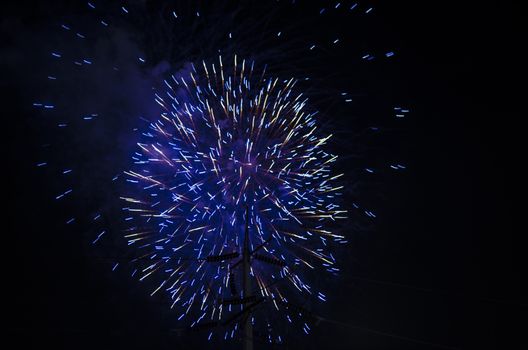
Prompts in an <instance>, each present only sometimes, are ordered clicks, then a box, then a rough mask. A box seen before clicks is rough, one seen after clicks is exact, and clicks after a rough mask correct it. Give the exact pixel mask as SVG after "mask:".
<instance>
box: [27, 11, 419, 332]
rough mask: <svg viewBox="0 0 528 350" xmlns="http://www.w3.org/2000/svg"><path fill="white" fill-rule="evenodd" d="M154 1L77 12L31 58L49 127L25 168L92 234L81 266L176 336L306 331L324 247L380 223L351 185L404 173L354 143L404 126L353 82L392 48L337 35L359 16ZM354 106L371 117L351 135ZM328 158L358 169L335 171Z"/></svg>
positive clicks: (326, 262)
mask: <svg viewBox="0 0 528 350" xmlns="http://www.w3.org/2000/svg"><path fill="white" fill-rule="evenodd" d="M153 3H154V2H145V3H137V4H135V5H134V4H132V3H130V4H128V5H127V6H121V5H120V4H119V5H118V4H110V3H108V4H104V5H103V4H100V6H99V5H98V4H94V3H92V2H88V3H87V4H83V6H84V7H85V10H83V11H81V10H79V15H76V16H72V17H73V18H70V19H68V20H67V21H66V19H64V23H62V22H58V24H56V25H55V27H56V28H55V30H58V33H54V34H49V36H50V38H52V39H54V40H47V34H42V38H46V40H42V43H40V42H38V43H37V42H35V43H34V44H33V45H34V46H35V47H37V48H40V49H41V50H43V51H44V52H45V54H46V59H45V60H42V63H41V64H42V66H43V67H42V68H41V69H40V70H42V71H44V69H45V70H46V72H45V73H46V74H45V75H43V79H46V78H47V79H46V82H47V84H49V88H48V87H47V88H45V89H42V90H43V91H44V92H42V93H41V92H39V93H38V94H37V95H38V99H37V98H35V99H34V102H33V106H34V107H35V108H36V109H37V110H40V111H41V112H42V114H46V115H47V116H49V118H40V119H39V120H38V123H40V124H38V125H37V126H35V128H36V129H39V132H38V134H39V135H41V136H42V143H43V144H44V145H45V147H42V155H41V158H39V161H38V162H36V163H37V166H38V167H39V168H40V169H41V171H48V172H49V174H50V181H49V184H50V185H49V187H50V188H51V189H50V191H52V194H53V198H54V199H55V200H56V201H57V202H58V203H59V204H60V205H64V207H61V209H60V210H59V211H60V212H61V214H62V213H64V216H63V217H62V218H61V220H63V221H64V222H66V224H68V225H70V226H71V227H75V230H78V228H79V227H81V228H82V230H85V231H89V232H87V234H86V236H87V239H86V241H87V242H89V243H92V244H97V248H94V247H90V249H91V250H90V252H91V253H90V254H94V255H97V256H98V257H103V259H104V260H105V261H107V260H108V259H109V260H111V261H112V266H113V268H112V271H116V273H119V270H121V267H124V266H127V267H128V266H129V267H130V268H131V271H130V272H131V274H132V275H133V276H134V277H137V278H138V279H140V280H141V281H145V282H146V283H145V284H146V285H147V286H146V287H147V288H148V289H149V290H150V293H151V294H152V295H156V300H158V298H160V299H162V300H163V301H167V302H168V304H169V306H170V307H171V309H172V310H174V311H173V312H171V320H172V319H173V318H172V315H173V314H174V315H176V317H174V319H175V320H178V321H179V322H178V325H179V326H182V327H186V326H191V328H195V329H196V328H199V329H203V328H204V327H203V326H205V328H207V329H209V326H210V329H212V330H213V332H211V333H210V334H209V338H212V337H213V336H215V337H216V335H217V334H219V335H220V336H219V338H224V339H227V338H239V337H240V330H241V329H242V328H244V322H246V320H247V319H248V318H250V319H251V323H252V324H253V325H254V329H255V333H254V336H255V339H257V338H259V339H265V340H266V341H268V342H282V338H281V336H283V335H284V333H288V332H289V331H290V329H291V328H295V329H296V330H300V329H302V330H303V331H304V332H306V333H308V332H309V331H310V321H311V320H314V319H317V318H314V317H311V316H313V315H311V310H313V309H317V305H315V304H314V303H315V302H317V301H318V300H320V301H326V299H327V294H328V293H327V292H326V290H325V289H324V288H325V284H324V283H321V281H320V277H321V276H322V275H335V274H338V273H339V267H338V264H337V263H338V260H340V259H336V257H337V258H339V257H338V255H339V250H338V249H336V248H337V246H338V245H340V244H345V243H347V238H348V234H349V233H350V232H352V231H354V232H358V231H359V230H362V229H363V226H362V225H363V222H364V221H366V222H367V225H368V224H370V222H371V220H373V219H374V218H375V217H376V214H375V213H374V212H373V211H372V210H371V209H370V207H371V205H370V203H367V204H365V201H364V200H363V198H361V200H360V199H359V197H363V196H362V195H363V193H360V191H358V188H359V187H360V183H361V182H362V181H364V182H366V183H368V182H369V181H370V178H367V177H370V176H377V175H378V174H379V173H382V172H383V169H384V168H386V169H391V170H388V171H391V172H392V171H400V170H403V169H404V168H405V167H404V166H403V165H401V164H399V163H392V164H389V166H390V168H389V166H387V164H381V162H385V158H386V157H385V156H384V155H383V156H379V157H377V156H376V157H370V156H369V155H365V154H363V153H362V152H364V149H365V147H368V146H365V145H364V144H363V140H364V139H363V137H364V138H368V137H371V135H374V134H377V133H378V132H379V131H380V128H379V127H378V126H377V125H376V124H377V123H378V121H377V120H372V119H371V118H370V117H371V115H386V114H391V113H392V114H395V116H396V117H397V119H396V118H395V119H396V120H403V119H405V118H404V117H405V116H406V115H407V113H408V112H409V110H408V109H407V108H405V107H402V106H401V105H398V106H397V107H394V106H393V105H390V107H388V108H387V106H386V105H384V104H382V103H380V104H379V106H378V107H379V110H378V111H377V112H379V113H377V112H376V113H374V112H372V111H371V110H368V111H367V110H364V111H363V110H361V108H362V107H361V101H360V103H359V104H356V103H355V102H356V101H357V100H362V97H361V96H363V95H365V94H364V91H363V90H362V89H363V87H362V86H355V85H354V84H351V83H350V82H351V81H352V79H350V77H351V76H356V74H357V73H358V72H367V71H368V69H363V68H364V67H365V66H366V65H371V64H373V63H374V62H380V61H383V62H389V61H391V60H393V58H392V57H393V56H394V52H392V51H388V52H387V51H379V50H366V49H365V48H364V47H362V46H361V45H359V46H358V45H356V44H357V43H356V42H355V41H353V40H352V39H351V35H350V33H351V32H354V33H355V32H356V31H355V30H353V29H348V38H347V36H346V35H344V34H343V33H341V31H342V28H341V26H340V25H339V23H342V22H343V21H346V23H347V24H350V25H352V24H353V22H354V21H350V20H349V18H350V16H355V18H358V19H361V18H362V17H365V16H371V15H372V12H373V11H372V10H373V8H372V7H371V6H369V4H368V3H364V4H362V5H357V4H356V3H352V4H349V5H347V6H345V5H344V4H343V5H341V4H340V3H337V4H335V5H334V6H333V7H327V8H322V9H319V8H317V6H318V5H317V6H315V4H312V3H304V4H302V5H301V4H298V3H295V2H292V3H291V4H287V3H277V2H269V3H264V2H262V4H260V2H259V6H262V7H258V8H253V7H252V6H248V7H246V6H243V7H242V9H243V11H239V10H238V9H234V8H231V6H230V5H228V4H224V3H219V4H217V5H215V6H213V5H209V4H208V6H199V5H196V4H194V2H192V3H184V2H182V3H181V4H179V5H178V6H176V5H171V4H165V3H162V2H160V3H159V4H158V5H159V6H158V5H156V6H154V5H153ZM96 5H97V6H96ZM151 5H152V6H154V7H153V8H150V6H151ZM76 6H79V7H80V6H81V5H76ZM76 6H74V9H75V10H76V11H77V10H78V9H77V7H76ZM314 6H315V7H314ZM275 7H277V9H280V10H281V11H284V12H285V14H284V15H283V17H281V18H288V19H292V21H291V23H290V21H288V25H285V23H283V22H282V20H280V18H278V17H277V18H276V16H275V15H274V11H270V9H271V8H275ZM301 10H302V11H304V12H300V13H307V14H310V16H309V18H308V17H306V20H304V16H300V15H298V14H297V11H301ZM66 12H67V13H68V11H66ZM293 19H294V20H293ZM62 20H63V19H62V18H61V21H62ZM314 21H321V22H320V23H321V27H323V26H324V27H325V31H320V30H319V29H318V26H315V25H314V24H313V23H314ZM318 23H319V22H318ZM354 23H356V24H355V25H356V27H354V28H360V29H361V28H362V26H363V25H362V23H363V22H362V20H360V21H357V22H354ZM290 25H291V26H290ZM211 28H214V30H213V29H211ZM342 34H343V35H342ZM354 40H355V39H354ZM44 43H46V44H44ZM28 47H29V46H28ZM345 47H346V50H345ZM234 52H238V53H240V54H241V56H239V57H237V56H236V55H234V54H233V53H234ZM219 54H222V55H223V56H224V58H222V57H220V56H218V55H219ZM345 54H346V55H349V56H350V57H349V56H347V58H346V60H341V59H340V58H341V57H342V56H344V55H345ZM198 57H199V58H204V59H205V61H200V60H199V59H198ZM214 57H216V58H214ZM240 57H250V58H251V59H242V58H240ZM343 61H346V64H344V63H343ZM189 62H195V63H194V64H190V63H189ZM256 62H261V63H256ZM328 62H335V64H336V66H339V67H340V69H335V70H334V67H333V65H331V64H328ZM349 62H353V63H355V64H349ZM263 63H266V64H267V65H268V66H266V65H264V64H263ZM44 67H45V68H44ZM182 67H183V68H182ZM266 67H269V71H271V72H267V69H266ZM169 72H173V74H172V75H170V74H169ZM174 72H175V73H174ZM336 72H339V73H338V74H335V73H336ZM41 73H42V72H40V71H39V74H41ZM292 76H294V77H296V78H290V77H292ZM163 78H166V79H165V80H163ZM297 79H299V80H297ZM79 82H82V84H79ZM79 85H82V86H81V87H80V88H79ZM301 85H302V86H301ZM351 85H352V86H351ZM47 86H48V85H47ZM153 89H154V90H155V91H156V92H157V93H156V94H155V96H154V98H151V96H152V90H153ZM307 96H310V101H308V98H307ZM363 101H364V100H363ZM358 105H359V106H360V107H357V106H358ZM116 106H118V108H116ZM316 106H317V107H316ZM335 106H338V107H337V108H336V109H333V110H331V111H330V110H329V109H330V108H334V107H335ZM354 106H356V107H354ZM350 108H356V109H355V110H354V111H355V112H357V111H358V110H359V111H360V112H361V113H359V114H361V115H368V116H369V118H362V119H361V120H360V123H358V124H357V125H356V124H354V128H350V125H351V123H353V122H354V121H358V113H355V112H351V110H350ZM368 108H371V106H370V105H369V106H368ZM317 109H320V110H321V111H322V113H321V115H319V114H318V112H317ZM329 116H331V118H329ZM391 117H393V116H391ZM354 118H356V119H354ZM352 120H353V121H352ZM144 122H147V125H148V127H146V126H145V123H144ZM40 126H42V128H40ZM352 129H353V130H352ZM328 130H330V131H328ZM331 133H334V134H337V137H335V139H332V135H331ZM360 138H362V139H361V140H360ZM331 139H332V140H333V142H330V141H329V140H331ZM334 142H335V143H334ZM358 145H359V147H356V146H358ZM338 147H339V148H341V149H344V151H343V155H344V156H345V157H346V158H353V159H354V160H356V161H354V162H349V163H347V166H346V167H343V166H342V163H343V162H341V163H340V164H335V163H336V160H337V156H336V155H335V154H334V153H340V152H336V148H338ZM131 152H133V154H132V158H130V157H129V156H130V153H131ZM358 154H360V156H358ZM341 159H342V158H341ZM339 168H340V169H343V168H346V173H347V174H348V175H350V174H351V173H352V175H353V178H354V179H353V180H351V178H350V177H349V178H348V179H345V177H344V176H343V174H342V171H343V170H336V169H339ZM52 174H53V175H52ZM371 174H374V175H371ZM345 182H346V183H347V186H346V187H343V186H342V184H344V183H345ZM359 190H361V189H360V188H359ZM342 194H345V195H346V196H347V198H346V202H347V204H346V205H344V207H343V208H342V207H341V205H342V202H341V200H340V198H339V197H340V196H341V195H342ZM369 195H370V193H369ZM63 203H64V204H63ZM72 203H73V205H71V204H72ZM346 209H350V215H351V216H352V217H353V218H352V219H349V220H347V221H346V224H347V232H345V230H344V229H343V228H342V227H340V225H342V224H341V223H340V222H344V220H341V221H340V220H339V219H343V218H345V217H347V216H348V213H347V211H346ZM121 219H122V220H121ZM123 230H124V238H125V239H123V235H121V233H122V232H123ZM117 232H119V233H117ZM246 233H247V239H246ZM345 236H347V237H345ZM246 243H247V245H246ZM246 247H247V251H248V252H249V253H248V254H249V256H250V259H249V260H250V262H249V266H250V271H249V272H248V273H245V271H244V264H243V261H245V259H244V252H245V251H246ZM341 252H342V251H341ZM130 260H131V261H132V264H130V265H128V264H122V262H123V261H125V262H129V261H130ZM122 270H123V271H128V268H123V269H122ZM321 272H326V273H321ZM248 276H249V280H250V282H251V283H250V286H249V291H248V290H247V289H248V288H247V285H246V284H245V282H247V281H246V280H247V277H248ZM312 302H314V303H312ZM314 305H315V306H314ZM290 322H291V323H296V324H297V325H299V326H300V327H289V326H288V325H289V323H290ZM171 323H172V321H171ZM186 329H187V328H186Z"/></svg>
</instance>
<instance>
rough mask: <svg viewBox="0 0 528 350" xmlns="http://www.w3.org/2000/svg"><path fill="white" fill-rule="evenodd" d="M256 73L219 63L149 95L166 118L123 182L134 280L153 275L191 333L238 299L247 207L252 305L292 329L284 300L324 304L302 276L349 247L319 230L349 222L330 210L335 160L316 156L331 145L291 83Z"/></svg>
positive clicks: (154, 127)
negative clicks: (302, 298) (268, 306)
mask: <svg viewBox="0 0 528 350" xmlns="http://www.w3.org/2000/svg"><path fill="white" fill-rule="evenodd" d="M254 66H255V64H254V62H252V61H251V62H248V61H246V60H241V62H237V56H234V58H233V62H232V63H230V64H224V63H223V62H222V57H221V56H220V57H219V58H218V60H217V61H216V62H214V63H210V64H207V63H205V62H201V64H200V65H198V67H197V66H195V65H192V68H191V69H190V72H188V74H186V73H184V74H180V75H172V76H171V77H170V79H168V80H166V81H164V83H165V85H166V91H165V92H164V93H157V94H156V95H155V100H156V102H157V103H158V104H159V105H160V106H161V107H162V109H163V111H164V112H163V113H162V114H161V116H160V118H159V119H158V120H157V121H155V122H153V123H151V124H150V128H149V130H148V131H146V132H144V133H143V134H142V135H143V139H142V140H141V142H139V143H138V150H137V151H136V152H135V153H134V155H133V156H132V159H133V166H132V167H131V169H130V170H128V171H126V172H125V174H126V181H127V182H129V183H130V185H129V186H128V187H127V190H126V191H127V194H126V195H124V196H123V197H122V199H123V200H124V201H125V202H126V207H125V208H123V209H124V211H125V212H126V213H127V214H128V215H127V217H126V218H125V221H126V223H127V224H128V225H129V227H128V228H127V230H126V234H125V237H126V239H127V240H128V244H129V245H130V246H131V247H134V248H135V249H136V250H137V252H138V257H139V259H137V260H136V261H138V262H139V263H140V267H139V268H138V270H137V275H138V276H139V278H140V280H144V279H146V278H148V277H149V276H151V275H157V277H156V278H158V279H159V285H158V286H157V288H156V289H155V290H154V293H155V292H158V291H162V290H163V291H165V292H166V293H168V294H169V296H170V299H171V301H172V303H171V305H172V307H177V308H179V309H180V310H181V315H180V316H179V319H183V318H185V317H189V318H191V319H192V318H194V319H192V322H193V324H198V323H199V322H201V321H203V320H205V321H218V322H221V321H223V320H226V319H229V317H230V315H229V314H230V312H229V311H233V310H232V309H233V308H232V307H231V304H229V307H228V309H229V310H226V303H225V300H226V298H227V297H231V298H232V297H237V296H240V297H242V295H241V294H240V293H241V292H240V291H239V290H237V288H236V285H237V284H238V279H240V278H239V276H240V273H239V271H238V270H237V268H236V266H237V258H239V256H240V255H241V249H242V245H243V241H244V232H245V227H246V208H247V210H248V212H249V215H248V216H249V222H248V223H247V224H248V226H249V230H250V232H249V248H250V250H251V252H252V260H253V261H252V264H251V267H252V268H251V274H252V276H253V278H254V279H255V281H256V282H257V283H256V286H255V291H254V295H253V297H257V296H258V297H259V298H261V301H264V300H266V301H269V302H271V303H272V304H273V306H274V307H273V308H272V309H274V310H277V311H282V312H284V317H286V318H287V319H289V320H291V316H290V315H291V314H292V312H291V307H290V302H292V301H293V300H292V299H291V298H290V297H289V295H290V294H291V292H292V290H295V291H296V292H298V293H301V294H307V295H316V296H318V297H319V299H321V300H324V299H325V295H324V294H323V293H322V292H321V291H318V290H316V289H314V288H313V287H312V286H311V285H310V281H309V280H306V279H305V276H304V275H303V272H302V271H303V269H304V268H306V269H318V268H322V269H324V270H327V271H329V272H330V273H336V272H337V271H338V268H337V267H335V266H334V265H335V262H336V261H335V258H334V256H333V255H332V253H331V250H330V248H331V246H332V245H333V244H335V243H343V242H345V241H344V236H342V235H341V234H337V233H334V232H331V231H330V230H329V228H328V225H327V222H328V221H335V220H337V219H342V218H344V217H345V215H346V211H345V210H342V209H341V208H340V206H339V204H336V198H337V197H339V196H340V194H341V193H340V190H341V189H342V186H339V185H336V184H335V182H336V180H337V179H338V178H339V177H341V176H342V174H334V173H332V169H331V166H332V163H333V162H335V161H336V159H337V156H336V155H333V154H331V153H328V152H326V151H325V150H324V146H325V144H326V143H327V141H328V140H329V139H330V137H331V135H320V132H319V130H318V128H317V122H316V118H315V117H316V111H313V110H311V109H310V108H309V105H308V100H307V98H305V97H304V96H303V94H302V93H299V92H297V91H296V80H295V79H293V78H291V79H289V80H279V79H278V78H268V77H266V72H265V69H264V70H262V71H258V70H257V69H256V68H255V67H254ZM220 261H225V262H226V263H217V262H220ZM223 301H224V302H223ZM239 304H240V303H239ZM239 307H241V306H239ZM288 307H290V310H288ZM255 322H258V320H255ZM265 324H266V325H267V322H266V323H265ZM304 327H305V331H307V328H306V327H308V326H306V325H305V326H304Z"/></svg>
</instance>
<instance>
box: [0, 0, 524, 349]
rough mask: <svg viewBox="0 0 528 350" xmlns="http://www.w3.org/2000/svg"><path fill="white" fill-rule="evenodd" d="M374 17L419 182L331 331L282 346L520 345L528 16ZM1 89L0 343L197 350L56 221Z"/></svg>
mask: <svg viewBox="0 0 528 350" xmlns="http://www.w3.org/2000/svg"><path fill="white" fill-rule="evenodd" d="M6 6H7V8H6ZM2 7H3V8H2V16H5V19H6V21H5V22H3V23H7V19H12V18H21V19H22V20H27V21H33V20H41V21H44V19H42V18H41V16H39V11H44V10H43V7H39V6H32V5H31V3H30V2H16V4H10V5H2ZM375 7H376V17H375V21H376V25H377V26H378V27H379V31H380V32H379V33H383V35H388V36H389V37H390V39H391V41H392V42H393V43H394V42H395V43H396V44H397V53H398V55H399V57H398V60H397V61H396V63H395V64H396V65H397V69H394V68H393V72H392V73H391V74H393V75H392V76H391V79H389V80H390V81H397V82H398V84H397V85H398V90H397V91H393V92H391V91H390V90H391V88H392V86H391V83H387V84H388V87H387V85H386V82H385V81H383V78H381V77H380V78H379V80H374V81H372V82H370V84H371V85H372V86H374V87H375V86H385V87H386V88H385V89H381V90H383V91H381V92H382V93H384V94H387V95H391V94H394V95H397V96H403V97H404V98H406V100H407V101H408V104H409V108H411V110H412V114H411V116H412V117H410V118H409V121H408V124H407V125H406V129H405V133H404V135H403V136H404V137H402V140H401V143H402V154H403V158H404V159H405V160H406V164H407V165H408V168H409V170H408V171H407V172H406V174H405V175H404V176H401V177H395V178H394V179H393V180H392V181H391V182H389V183H385V184H384V185H383V192H384V197H385V198H386V202H385V204H384V206H383V209H382V211H381V216H382V217H383V219H382V220H380V222H379V223H378V225H377V227H376V229H375V233H374V234H369V235H364V236H361V237H359V238H358V239H356V240H355V241H354V244H353V247H351V250H352V253H351V254H352V255H354V261H350V262H348V263H350V265H354V264H357V267H349V268H348V269H345V271H347V273H346V274H344V275H343V276H342V279H341V280H340V281H339V283H338V284H336V285H337V286H338V287H339V290H338V291H336V292H335V294H336V295H337V298H336V299H335V300H333V301H331V302H330V303H329V305H328V308H327V310H326V314H325V317H326V318H328V319H331V320H334V321H335V322H323V323H321V324H320V325H319V326H318V327H317V328H316V329H315V330H314V334H313V335H311V336H308V337H304V338H302V339H299V340H297V339H296V340H294V341H292V342H290V343H287V344H286V346H283V348H291V349H297V348H299V349H301V348H304V349H315V348H330V349H334V348H335V349H352V348H355V349H382V348H383V349H434V348H438V346H437V345H442V346H446V347H449V346H451V347H454V348H460V349H474V348H509V347H510V348H511V347H513V348H524V347H526V345H527V341H526V339H525V337H524V336H525V335H526V329H527V327H526V326H527V322H526V311H527V307H526V305H527V301H526V290H525V289H522V287H521V284H522V282H523V280H525V276H526V273H524V264H523V263H524V262H525V261H524V260H525V258H524V249H523V246H522V245H521V242H520V236H521V235H522V233H523V232H525V230H522V228H519V227H516V225H514V221H515V218H516V217H517V213H516V211H515V208H516V207H517V206H514V204H513V203H514V199H516V198H517V199H521V200H522V196H521V195H520V194H519V193H520V191H521V187H522V185H521V183H520V181H519V178H520V175H519V173H520V171H521V169H522V168H523V167H524V161H525V157H524V156H521V155H520V154H521V152H520V149H519V148H520V146H521V139H522V136H524V135H522V130H523V129H522V128H523V123H522V119H521V110H522V106H521V105H522V102H523V97H524V89H523V81H522V79H521V78H520V77H521V73H522V67H521V65H522V63H524V62H522V61H523V58H524V57H523V54H521V51H523V46H524V45H525V41H526V40H521V38H522V37H523V36H522V35H521V33H520V31H521V29H520V18H519V17H520V13H521V10H520V8H519V7H516V6H514V5H512V4H510V3H508V2H495V3H489V4H485V3H483V2H475V3H468V2H464V3H459V2H426V1H424V2H419V3H416V4H413V3H410V2H400V1H387V2H379V3H377V4H376V6H375ZM299 16H302V14H299ZM2 30H6V31H9V28H6V26H3V27H2ZM379 33H376V32H373V33H370V34H368V35H372V36H376V35H382V34H379ZM10 38H11V41H7V42H5V43H4V44H3V45H2V46H3V47H2V51H4V50H5V52H7V51H8V50H11V49H12V48H13V47H15V46H16V45H20V44H21V43H17V42H13V38H15V40H14V41H16V33H10ZM338 68H339V67H336V69H338ZM2 70H3V69H2ZM5 77H6V79H2V90H3V93H2V96H3V99H4V98H5V100H4V101H3V102H2V118H3V124H2V131H3V132H2V134H3V136H4V137H3V142H4V143H5V144H4V146H3V157H2V158H3V162H2V170H3V171H2V173H3V174H4V175H5V178H4V180H3V188H4V193H5V195H4V201H3V207H4V209H3V215H4V219H3V221H4V223H5V224H4V225H3V229H2V241H1V244H2V256H3V260H4V262H3V264H2V286H3V288H2V289H3V291H4V292H6V295H5V296H4V297H3V298H2V300H3V305H4V306H3V312H2V315H3V317H2V318H3V319H4V325H3V327H2V328H3V329H4V330H7V333H8V337H7V338H3V339H4V344H6V343H10V344H11V345H8V347H9V348H11V347H12V348H37V347H38V348H42V347H45V346H46V347H47V346H51V347H53V348H86V349H88V348H90V349H93V348H97V349H111V348H118V349H124V348H129V349H143V348H151V349H156V348H162V349H166V348H167V349H168V348H182V347H183V348H193V347H198V346H200V345H199V344H201V342H200V340H197V339H195V338H200V339H201V337H203V336H194V335H192V336H186V337H178V336H177V335H176V334H175V333H174V332H171V331H170V327H171V326H170V324H171V323H170V322H169V321H167V320H168V318H170V314H167V313H166V312H165V311H161V309H163V308H162V307H157V306H155V305H154V306H153V303H152V302H148V301H147V299H146V298H145V291H144V290H141V288H135V289H134V288H132V289H130V285H131V283H130V281H129V279H127V277H126V276H124V275H123V276H121V275H119V274H117V275H111V276H110V275H109V274H108V268H107V266H106V265H105V263H104V262H101V261H98V260H94V259H90V257H87V254H86V251H85V248H84V247H83V243H82V242H81V240H80V239H79V238H78V237H76V236H75V235H72V234H71V232H69V231H67V230H66V229H65V228H64V225H63V224H62V222H57V220H56V219H54V217H55V216H54V213H53V210H55V209H54V208H52V207H49V206H48V205H47V204H46V203H47V202H48V198H49V195H50V193H49V191H48V190H47V189H46V186H47V185H46V181H45V179H44V178H39V177H36V176H35V172H34V164H35V163H34V162H33V160H34V159H33V157H32V152H33V148H32V145H31V142H28V141H27V137H28V135H29V136H31V132H29V133H28V130H29V129H30V125H28V118H27V117H26V114H27V111H25V109H24V108H20V107H19V106H20V105H21V104H22V102H23V101H24V98H23V97H24V91H21V89H19V88H13V86H18V85H16V84H12V81H10V79H14V78H16V76H14V75H13V74H9V73H8V72H6V74H5ZM389 97H390V98H393V97H394V96H389ZM33 132H34V131H33ZM521 203H522V201H521ZM517 208H521V209H522V207H517ZM521 215H522V214H521ZM521 227H522V226H521ZM348 272H349V273H348ZM404 338H405V339H404ZM407 338H408V339H407ZM420 341H423V342H422V343H420ZM435 344H436V345H435ZM213 346H214V348H223V347H225V348H237V347H238V345H237V344H235V343H216V344H214V345H213ZM440 348H441V347H440Z"/></svg>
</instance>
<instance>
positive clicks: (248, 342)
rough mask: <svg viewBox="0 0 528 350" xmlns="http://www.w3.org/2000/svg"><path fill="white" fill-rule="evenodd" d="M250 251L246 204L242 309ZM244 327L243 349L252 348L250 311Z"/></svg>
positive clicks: (246, 293)
mask: <svg viewBox="0 0 528 350" xmlns="http://www.w3.org/2000/svg"><path fill="white" fill-rule="evenodd" d="M250 258H251V251H250V247H249V206H247V205H246V229H245V231H244V247H243V250H242V268H243V270H244V272H243V288H244V289H243V295H242V298H244V299H245V302H244V309H246V308H247V307H248V304H249V300H250V299H248V298H249V297H250V295H249V294H250V293H251V275H250V273H251V265H250ZM243 327H244V338H243V339H242V341H243V343H244V350H253V324H252V323H251V313H250V312H247V313H246V315H245V318H244V320H243Z"/></svg>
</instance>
